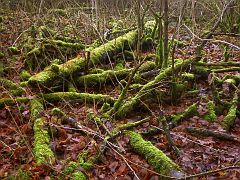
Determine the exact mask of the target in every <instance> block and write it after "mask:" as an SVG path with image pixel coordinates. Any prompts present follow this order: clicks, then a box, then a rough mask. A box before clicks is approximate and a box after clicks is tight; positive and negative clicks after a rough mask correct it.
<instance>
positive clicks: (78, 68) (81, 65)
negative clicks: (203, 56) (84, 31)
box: [28, 22, 153, 87]
mask: <svg viewBox="0 0 240 180" xmlns="http://www.w3.org/2000/svg"><path fill="white" fill-rule="evenodd" d="M152 28H153V24H152V23H150V22H148V23H146V29H147V30H146V32H147V33H149V31H150V30H151V29H152ZM137 35H138V33H137V30H134V31H130V32H128V33H127V34H125V35H123V36H120V37H118V38H116V39H113V40H111V41H109V42H107V43H106V44H103V45H101V46H99V47H97V48H95V49H93V50H92V51H91V52H90V56H89V62H86V60H87V58H86V59H84V58H79V57H77V58H74V59H72V60H69V61H67V62H66V63H64V64H61V65H58V71H57V72H56V71H54V70H52V69H51V68H50V67H48V68H46V69H45V70H43V71H42V72H40V73H38V74H36V75H34V76H32V77H31V78H30V79H29V81H28V82H29V84H30V85H31V86H32V87H36V86H39V85H40V86H47V87H50V86H52V85H53V84H55V83H56V82H55V81H56V80H57V79H59V78H60V79H62V80H65V79H69V78H70V77H71V76H72V77H77V76H78V75H81V74H83V71H84V69H85V66H86V64H87V65H88V67H92V66H94V65H96V64H98V63H100V62H101V61H107V60H109V58H110V57H111V56H113V55H114V54H117V53H120V52H122V51H123V50H124V49H129V48H131V47H133V46H134V45H135V44H136V41H137ZM87 61H88V60H87Z"/></svg>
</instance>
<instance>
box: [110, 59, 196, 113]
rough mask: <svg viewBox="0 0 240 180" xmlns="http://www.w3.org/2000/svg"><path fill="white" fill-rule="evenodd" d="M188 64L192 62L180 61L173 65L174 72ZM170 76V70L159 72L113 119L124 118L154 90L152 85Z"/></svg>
mask: <svg viewBox="0 0 240 180" xmlns="http://www.w3.org/2000/svg"><path fill="white" fill-rule="evenodd" d="M190 63H192V60H185V61H180V62H178V63H176V64H175V72H178V71H179V70H181V69H183V68H186V67H187V66H188V65H189V64H190ZM171 74H172V68H171V67H169V68H166V69H165V70H163V71H161V72H160V73H159V74H158V75H157V76H156V77H155V79H154V80H152V81H150V82H148V83H147V84H145V85H144V86H143V87H142V88H141V90H140V91H139V92H138V93H137V94H136V95H135V96H134V97H133V98H131V100H128V101H126V102H125V103H124V104H123V105H122V106H121V107H120V108H119V110H118V112H117V113H116V116H115V117H124V116H126V115H127V114H128V113H129V112H131V111H133V110H134V109H135V108H136V105H137V104H139V102H140V98H143V97H144V96H146V95H148V94H149V93H150V92H151V91H149V89H154V88H153V87H154V85H155V84H157V83H158V82H160V81H162V80H163V79H165V78H167V77H168V76H169V75H171Z"/></svg>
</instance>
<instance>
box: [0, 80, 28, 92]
mask: <svg viewBox="0 0 240 180" xmlns="http://www.w3.org/2000/svg"><path fill="white" fill-rule="evenodd" d="M0 85H1V86H3V87H4V88H6V89H7V90H9V92H10V93H11V94H12V95H14V96H20V95H22V94H23V93H24V89H23V88H22V87H20V86H19V85H18V84H16V83H14V82H12V81H10V80H8V79H5V78H0Z"/></svg>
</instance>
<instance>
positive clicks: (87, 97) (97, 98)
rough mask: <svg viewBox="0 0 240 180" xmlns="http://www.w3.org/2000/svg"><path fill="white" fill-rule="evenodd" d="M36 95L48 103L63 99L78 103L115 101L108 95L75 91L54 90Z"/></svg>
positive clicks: (110, 102)
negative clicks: (54, 91)
mask: <svg viewBox="0 0 240 180" xmlns="http://www.w3.org/2000/svg"><path fill="white" fill-rule="evenodd" d="M38 96H39V97H41V98H43V99H44V100H45V101H47V102H50V103H55V102H61V101H64V102H65V101H67V102H69V101H71V102H79V103H84V102H86V103H93V102H97V103H99V104H103V103H104V102H107V103H109V104H113V103H114V101H115V100H114V99H113V98H112V97H111V96H109V95H103V94H89V93H76V92H56V93H49V94H40V95H38Z"/></svg>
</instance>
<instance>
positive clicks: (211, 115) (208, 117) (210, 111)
mask: <svg viewBox="0 0 240 180" xmlns="http://www.w3.org/2000/svg"><path fill="white" fill-rule="evenodd" d="M207 108H208V112H207V114H205V115H204V116H203V119H205V120H207V121H209V122H213V121H215V120H216V118H217V116H216V114H215V105H214V102H213V101H209V102H208V103H207Z"/></svg>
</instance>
